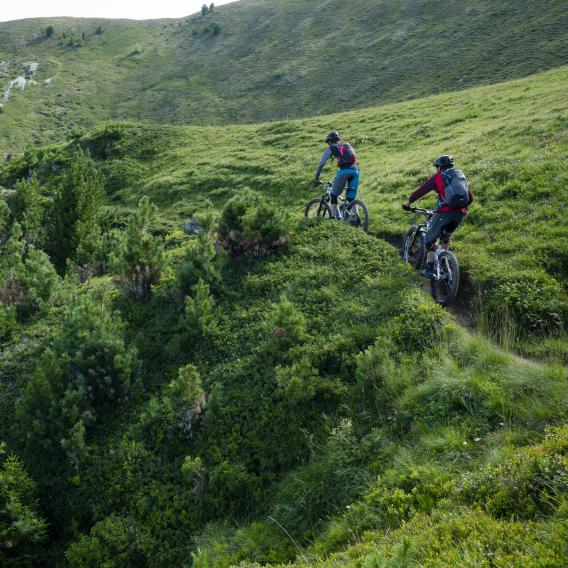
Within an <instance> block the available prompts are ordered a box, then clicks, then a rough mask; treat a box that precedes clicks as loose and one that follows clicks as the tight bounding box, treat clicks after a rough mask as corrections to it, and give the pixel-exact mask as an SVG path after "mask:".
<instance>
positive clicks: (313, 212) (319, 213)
mask: <svg viewBox="0 0 568 568" xmlns="http://www.w3.org/2000/svg"><path fill="white" fill-rule="evenodd" d="M304 217H305V218H306V219H331V209H330V207H329V205H328V204H327V203H326V202H325V201H324V200H323V199H321V198H319V197H316V198H315V199H312V200H311V201H308V202H307V203H306V208H305V209H304Z"/></svg>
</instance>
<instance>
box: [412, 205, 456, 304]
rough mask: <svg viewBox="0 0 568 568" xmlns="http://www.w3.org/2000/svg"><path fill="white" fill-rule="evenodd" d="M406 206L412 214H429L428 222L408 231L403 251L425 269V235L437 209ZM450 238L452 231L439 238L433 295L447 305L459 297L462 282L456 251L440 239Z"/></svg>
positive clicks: (436, 245) (436, 249)
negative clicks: (451, 249)
mask: <svg viewBox="0 0 568 568" xmlns="http://www.w3.org/2000/svg"><path fill="white" fill-rule="evenodd" d="M404 209H405V210H406V211H410V212H411V213H422V214H423V215H426V222H425V223H420V224H419V225H412V227H410V228H409V229H408V231H406V233H405V235H404V239H403V241H402V250H401V256H402V260H403V261H404V262H408V263H409V264H410V265H411V266H413V267H414V268H415V269H416V270H421V269H422V267H423V266H424V264H425V261H426V256H427V251H426V238H425V235H426V232H427V231H428V227H429V226H430V222H431V220H432V217H433V216H434V213H435V211H432V210H431V209H422V208H420V207H404ZM447 237H448V233H446V232H444V231H442V234H441V235H440V237H439V238H438V239H436V243H435V245H434V269H433V274H434V275H433V277H432V278H431V280H430V284H431V286H430V289H431V293H432V298H434V300H435V301H436V302H438V304H440V305H442V306H447V305H448V304H449V303H451V302H452V301H453V300H454V299H455V297H456V295H457V293H458V287H459V283H460V267H459V264H458V260H457V258H456V257H455V255H454V253H452V252H451V251H449V250H448V249H447V245H442V244H441V243H440V239H441V240H444V239H445V238H447Z"/></svg>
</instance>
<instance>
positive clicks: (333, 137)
mask: <svg viewBox="0 0 568 568" xmlns="http://www.w3.org/2000/svg"><path fill="white" fill-rule="evenodd" d="M340 140H341V136H339V132H337V131H336V130H334V131H333V132H330V133H329V134H328V135H327V137H326V139H325V141H326V143H327V144H329V143H330V142H339V141H340Z"/></svg>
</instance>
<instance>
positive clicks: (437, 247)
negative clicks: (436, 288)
mask: <svg viewBox="0 0 568 568" xmlns="http://www.w3.org/2000/svg"><path fill="white" fill-rule="evenodd" d="M408 211H411V212H413V213H422V214H423V215H427V218H426V222H425V223H419V224H418V227H417V229H416V232H419V231H420V232H422V233H426V232H427V231H428V229H429V227H430V223H431V222H432V217H434V213H436V212H435V211H433V210H432V209H423V208H422V207H411V208H409V209H408ZM443 234H444V232H443V231H442V235H443ZM442 235H440V237H441V236H442ZM440 237H438V238H437V239H436V242H435V244H434V250H433V252H434V270H433V272H432V273H433V279H434V280H440V279H441V278H442V275H441V272H440V263H439V262H438V255H439V254H440V253H441V252H442V251H444V250H448V248H449V245H448V248H446V249H444V247H443V245H441V244H440ZM426 253H428V251H426Z"/></svg>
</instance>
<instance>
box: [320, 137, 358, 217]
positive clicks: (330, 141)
mask: <svg viewBox="0 0 568 568" xmlns="http://www.w3.org/2000/svg"><path fill="white" fill-rule="evenodd" d="M340 140H341V137H340V136H339V132H337V131H333V132H330V133H329V134H328V135H327V137H326V139H325V142H326V144H327V145H328V148H327V149H326V151H325V152H324V153H323V156H322V158H321V160H320V163H319V165H318V168H317V170H316V175H315V177H314V180H313V185H314V187H315V186H316V185H318V183H319V176H320V174H321V171H322V169H323V167H324V166H325V164H326V163H327V161H328V160H329V159H331V158H335V159H336V160H337V167H338V168H339V171H338V172H337V174H336V176H335V178H334V180H333V185H332V187H331V204H330V208H331V216H332V218H333V219H335V218H336V217H337V198H338V197H339V196H340V195H341V192H342V191H343V189H344V188H345V186H346V185H347V193H346V194H345V198H346V199H347V202H348V203H351V202H352V201H353V200H354V199H355V197H357V189H358V187H359V170H360V168H359V162H358V161H357V156H356V155H355V150H353V147H352V146H351V144H348V143H347V142H343V143H341V144H340V143H339V142H340Z"/></svg>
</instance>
